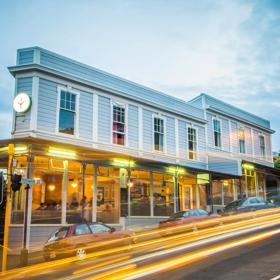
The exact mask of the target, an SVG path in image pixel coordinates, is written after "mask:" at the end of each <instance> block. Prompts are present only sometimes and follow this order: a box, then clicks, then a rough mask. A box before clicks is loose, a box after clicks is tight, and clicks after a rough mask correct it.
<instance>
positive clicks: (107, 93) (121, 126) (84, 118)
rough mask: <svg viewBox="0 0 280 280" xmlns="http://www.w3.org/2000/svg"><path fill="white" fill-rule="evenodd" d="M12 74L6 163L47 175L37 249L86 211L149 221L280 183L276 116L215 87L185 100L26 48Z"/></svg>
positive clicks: (32, 202)
mask: <svg viewBox="0 0 280 280" xmlns="http://www.w3.org/2000/svg"><path fill="white" fill-rule="evenodd" d="M9 71H10V73H11V74H12V75H13V76H14V78H15V94H14V95H15V99H14V116H13V128H12V138H11V139H8V140H3V141H1V142H0V146H1V148H0V164H1V168H2V169H4V170H5V169H6V170H7V166H8V159H9V158H10V160H11V159H12V160H13V164H12V170H10V171H11V172H10V173H18V174H21V175H22V176H23V178H30V179H36V184H34V185H33V186H32V188H31V190H30V194H29V196H28V202H27V203H28V204H27V206H28V210H29V211H28V215H27V218H26V219H27V225H28V230H27V244H28V246H29V248H30V249H31V250H36V249H40V248H41V246H42V242H44V241H45V240H46V239H47V237H48V236H49V234H50V233H51V232H52V231H53V230H54V229H56V228H57V227H59V226H61V225H65V224H72V223H78V222H80V221H81V220H87V221H101V222H104V223H107V224H112V225H118V226H130V225H143V224H148V223H155V222H157V221H159V220H160V219H163V218H165V217H168V216H170V215H171V214H172V213H174V212H177V211H181V210H184V209H188V208H204V209H207V210H210V211H215V210H216V209H219V208H221V207H223V206H224V205H225V204H227V203H229V202H230V201H232V200H234V199H237V198H238V197H242V196H260V197H265V196H266V195H267V187H268V186H267V182H268V181H269V180H272V181H273V180H274V183H272V184H274V185H275V184H276V185H277V186H276V191H277V192H279V181H278V177H277V176H278V174H277V172H276V171H275V170H274V169H273V160H272V152H271V135H272V133H273V130H271V128H270V123H269V121H267V120H264V119H262V118H260V117H257V116H254V115H252V114H250V113H248V112H244V111H242V110H240V109H238V108H235V107H233V106H231V105H229V104H227V103H224V102H221V101H220V100H217V99H215V98H213V97H210V96H208V95H205V94H202V95H200V96H198V97H197V98H195V99H193V100H191V101H189V102H185V101H182V100H180V99H177V98H174V97H172V96H169V95H167V94H164V93H161V92H158V91H155V90H152V89H150V88H146V87H144V86H141V85H138V84H136V83H133V82H131V81H127V80H124V79H122V78H119V77H116V76H114V75H111V74H108V73H106V72H103V71H101V70H98V69H96V68H93V67H90V66H88V65H84V64H81V63H79V62H77V61H74V60H71V59H69V58H66V57H63V56H61V55H58V54H55V53H52V52H50V51H48V50H45V49H42V48H38V47H33V48H27V49H20V50H18V53H17V63H16V65H15V66H12V67H9ZM22 94H23V95H22ZM31 101H32V102H31ZM11 143H12V144H14V146H15V149H14V153H13V154H12V155H11V154H10V157H8V145H9V144H11ZM7 173H8V171H7ZM24 187H25V186H24V185H23V186H22V187H21V189H20V191H18V192H15V193H13V194H12V216H11V225H10V245H11V247H19V248H20V247H21V242H22V234H23V222H24V208H25V201H26V197H25V196H26V191H25V189H24Z"/></svg>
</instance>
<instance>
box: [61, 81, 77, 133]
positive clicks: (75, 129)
mask: <svg viewBox="0 0 280 280" xmlns="http://www.w3.org/2000/svg"><path fill="white" fill-rule="evenodd" d="M62 91H64V92H66V93H67V92H68V93H70V94H74V95H75V97H76V100H75V112H74V113H75V115H74V134H68V133H64V132H61V131H59V121H60V110H61V107H60V100H61V92H62ZM57 93H58V94H57V112H56V134H59V135H63V136H65V137H70V138H78V137H79V111H80V110H79V108H80V92H79V91H78V90H75V89H73V88H72V87H70V86H68V87H64V86H57ZM62 110H66V111H67V109H62ZM69 111H71V110H69Z"/></svg>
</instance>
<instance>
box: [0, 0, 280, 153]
mask: <svg viewBox="0 0 280 280" xmlns="http://www.w3.org/2000/svg"><path fill="white" fill-rule="evenodd" d="M0 38H1V52H0V97H1V100H0V138H8V137H9V135H10V131H11V118H12V95H13V90H14V80H13V78H12V77H11V75H10V74H9V72H8V71H7V66H10V65H14V64H15V59H16V49H17V48H22V47H29V46H35V45H36V46H40V47H43V48H47V49H50V50H52V51H55V52H58V53H60V54H63V55H65V56H68V57H71V58H73V59H76V60H78V61H81V62H84V63H87V64H90V65H92V66H95V67H97V68H101V69H103V70H105V71H108V72H111V73H114V74H116V75H119V76H121V77H124V78H127V79H130V80H133V81H135V82H138V83H141V84H144V85H147V86H150V87H152V88H154V89H157V90H161V91H164V92H166V93H169V94H171V95H174V96H177V97H180V98H182V99H184V100H189V99H191V98H193V97H195V96H196V95H198V94H199V93H201V92H206V93H208V94H210V95H213V96H214V97H217V98H221V99H222V100H224V101H226V102H229V103H231V104H233V105H235V106H238V107H240V108H242V109H245V110H247V111H249V112H251V113H254V114H256V115H258V116H261V117H263V118H266V119H269V120H270V121H271V127H272V128H273V129H274V130H276V131H277V133H276V134H275V135H274V137H273V148H274V150H280V114H279V111H280V51H279V50H280V1H278V0H275V1H269V0H263V1H261V0H257V1H238V0H236V1H230V0H227V1H225V0H224V1H223V0H209V1H208V0H201V1H198V0H193V1H191V0H188V1H186V0H185V1H177V0H173V1H168V0H166V1H158V0H152V1H148V0H139V1H137V0H134V1H126V0H122V1H117V0H112V1H106V0H105V1H101V0H100V1H94V0H89V1H86V0H79V1H71V0H67V1H66V0H65V1H62V0H48V1H43V0H34V1H28V0H25V1H22V0H17V1H15V0H9V1H0Z"/></svg>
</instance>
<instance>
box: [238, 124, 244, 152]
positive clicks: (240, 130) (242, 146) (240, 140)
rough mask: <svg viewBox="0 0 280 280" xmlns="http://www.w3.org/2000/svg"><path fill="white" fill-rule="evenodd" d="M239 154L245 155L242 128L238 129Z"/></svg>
mask: <svg viewBox="0 0 280 280" xmlns="http://www.w3.org/2000/svg"><path fill="white" fill-rule="evenodd" d="M238 135H239V153H240V154H245V131H244V129H243V128H240V129H239V133H238Z"/></svg>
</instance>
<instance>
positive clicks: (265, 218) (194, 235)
mask: <svg viewBox="0 0 280 280" xmlns="http://www.w3.org/2000/svg"><path fill="white" fill-rule="evenodd" d="M269 210H270V211H267V210H266V211H260V213H254V216H256V217H255V218H254V219H251V218H252V213H250V215H249V214H248V213H246V215H241V216H239V215H235V216H234V220H237V219H239V220H241V221H239V222H232V223H225V224H224V223H223V225H222V226H216V227H211V228H205V229H200V230H198V231H195V232H193V231H192V232H187V233H180V234H177V235H173V236H168V237H160V238H157V239H153V240H149V241H143V242H140V243H137V244H133V245H131V246H121V247H116V248H112V249H107V250H103V251H99V252H94V253H90V254H87V256H86V260H90V259H92V258H96V257H104V256H107V257H108V256H110V255H112V257H114V258H115V257H116V254H119V253H120V252H127V251H129V254H131V253H132V252H133V253H135V251H136V253H137V250H142V251H143V250H145V249H147V250H149V251H150V252H151V251H155V250H160V249H166V248H168V247H174V246H178V245H180V244H183V243H190V242H194V241H195V240H199V239H205V238H209V237H210V236H215V235H217V236H219V235H221V234H225V233H227V232H230V231H232V232H233V231H239V230H241V229H245V228H249V227H254V224H259V225H260V224H261V223H263V222H267V223H272V221H274V220H276V222H277V223H279V222H280V210H279V209H277V211H276V209H273V210H274V211H272V210H271V209H269ZM261 213H262V215H261ZM244 217H247V218H248V217H250V219H249V220H245V218H244ZM229 218H230V219H229ZM243 218H244V219H243ZM221 219H222V220H226V221H229V220H230V221H232V219H233V217H222V218H221ZM277 219H278V220H277ZM202 223H203V222H201V223H197V225H198V226H199V225H201V224H202ZM205 224H206V223H204V225H205ZM219 224H220V223H219ZM159 231H160V232H162V231H161V230H159ZM154 232H155V231H153V232H152V233H151V234H154ZM237 234H238V232H237ZM139 235H140V236H143V235H144V236H148V233H142V234H139ZM179 239H180V240H179ZM167 242H171V244H166V243H167ZM152 246H155V247H152ZM160 246H162V247H160ZM79 260H80V259H79V258H78V257H70V258H67V259H62V260H56V261H51V262H45V263H42V264H36V265H32V266H28V267H25V268H19V269H14V270H10V271H7V272H6V273H5V274H2V277H3V276H7V277H9V276H10V279H13V278H12V277H13V276H15V275H17V276H19V275H21V276H23V277H24V275H33V274H34V275H35V273H39V272H40V271H46V270H48V269H51V268H56V269H59V268H66V267H67V265H71V263H73V262H76V261H79ZM84 261H85V259H84ZM95 261H96V260H95ZM105 265H106V264H105ZM0 275H1V274H0ZM7 279H8V278H7Z"/></svg>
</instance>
